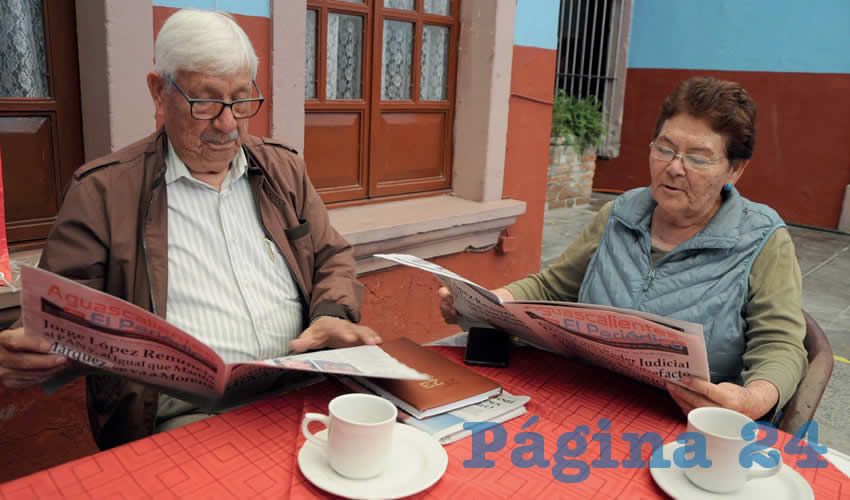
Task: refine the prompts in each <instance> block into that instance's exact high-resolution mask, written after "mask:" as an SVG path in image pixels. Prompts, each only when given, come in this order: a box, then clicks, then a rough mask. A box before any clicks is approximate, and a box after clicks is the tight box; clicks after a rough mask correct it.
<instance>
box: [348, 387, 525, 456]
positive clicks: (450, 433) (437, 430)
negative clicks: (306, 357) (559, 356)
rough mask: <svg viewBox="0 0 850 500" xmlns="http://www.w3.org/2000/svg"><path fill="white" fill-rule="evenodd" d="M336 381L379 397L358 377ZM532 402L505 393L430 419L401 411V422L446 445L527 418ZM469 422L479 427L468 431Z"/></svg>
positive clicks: (399, 419) (522, 397)
mask: <svg viewBox="0 0 850 500" xmlns="http://www.w3.org/2000/svg"><path fill="white" fill-rule="evenodd" d="M336 378H337V380H339V381H340V382H342V383H343V384H344V385H345V386H346V387H348V388H349V389H351V390H353V391H355V392H362V393H366V394H375V393H374V392H373V391H372V390H371V389H369V388H368V387H366V386H365V385H363V384H361V383H360V381H358V380H357V379H356V378H354V377H348V376H337V377H336ZM530 399H531V398H529V397H528V396H514V395H513V394H510V393H509V392H507V391H505V390H502V393H501V394H500V395H498V396H496V397H492V398H487V399H485V400H484V401H480V402H478V403H476V404H472V405H469V406H464V407H463V408H457V409H455V410H452V411H450V412H446V413H440V414H439V415H434V416H432V417H428V418H416V417H414V416H413V415H409V414H408V413H407V412H405V411H404V410H402V409H401V408H399V410H398V421H399V422H402V423H405V424H407V425H410V426H412V427H416V428H417V429H419V430H421V431H423V432H425V433H427V434H429V435H430V436H432V437H433V438H434V439H436V440H437V441H439V442H440V444H444V445H445V444H449V443H454V442H455V441H459V440H461V439H463V438H465V437H469V436H471V435H473V434H476V433H479V432H481V431H483V430H486V429H489V428H490V427H492V426H494V425H496V424H499V423H502V422H507V421H508V420H512V419H514V418H517V417H520V416H522V415H524V414H525V413H526V409H525V404H526V403H528V401H529V400H530ZM466 422H474V423H476V424H477V425H475V426H473V427H472V428H470V429H464V428H463V424H464V423H466Z"/></svg>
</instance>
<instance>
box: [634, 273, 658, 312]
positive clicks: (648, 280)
mask: <svg viewBox="0 0 850 500" xmlns="http://www.w3.org/2000/svg"><path fill="white" fill-rule="evenodd" d="M653 279H655V266H654V265H652V266H650V268H649V272H648V273H647V274H646V278H644V280H643V286H642V287H641V289H640V297H638V299H637V300H636V301H635V303H634V306H633V307H632V309H637V308H638V307H640V305H641V304H643V299H644V297H646V291H647V290H649V286H650V285H652V280H653Z"/></svg>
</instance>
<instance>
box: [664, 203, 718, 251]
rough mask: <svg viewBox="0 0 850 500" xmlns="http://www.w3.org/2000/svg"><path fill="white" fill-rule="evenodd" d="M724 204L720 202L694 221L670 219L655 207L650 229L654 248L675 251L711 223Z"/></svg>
mask: <svg viewBox="0 0 850 500" xmlns="http://www.w3.org/2000/svg"><path fill="white" fill-rule="evenodd" d="M722 204H723V203H722V201H721V202H718V203H717V206H716V207H715V209H714V210H712V211H710V212H709V213H708V214H706V215H704V216H703V217H701V218H700V219H697V220H692V221H683V220H678V219H676V218H674V217H668V216H667V214H665V213H664V212H663V211H662V210H659V208H658V207H655V210H654V211H653V212H652V221H651V224H650V228H649V234H650V237H651V239H652V246H654V247H655V248H657V249H659V250H664V251H670V250H673V249H674V248H676V247H677V246H679V245H681V244H682V243H684V242H686V241H688V240H689V239H691V238H692V237H693V236H695V235H696V234H697V233H699V232H700V231H702V230H703V229H704V228H705V227H706V226H707V225H708V223H709V222H710V221H711V218H712V217H714V214H715V213H717V211H718V210H720V205H722Z"/></svg>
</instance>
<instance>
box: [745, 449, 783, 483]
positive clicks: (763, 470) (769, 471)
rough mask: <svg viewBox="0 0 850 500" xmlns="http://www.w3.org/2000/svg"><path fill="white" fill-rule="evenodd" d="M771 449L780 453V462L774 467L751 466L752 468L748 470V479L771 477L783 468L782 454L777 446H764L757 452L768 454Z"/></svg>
mask: <svg viewBox="0 0 850 500" xmlns="http://www.w3.org/2000/svg"><path fill="white" fill-rule="evenodd" d="M771 451H775V452H776V453H777V454H778V455H779V463H777V464H776V465H774V466H773V467H761V466H759V467H750V469H749V470H747V479H752V478H755V477H770V476H772V475H774V474H776V473H777V472H779V471H780V470H781V469H782V454H781V453H779V450H777V449H775V448H763V449H761V450H759V451H757V452H755V453H761V454H762V455H767V454H768V453H769V452H771ZM755 453H754V454H755Z"/></svg>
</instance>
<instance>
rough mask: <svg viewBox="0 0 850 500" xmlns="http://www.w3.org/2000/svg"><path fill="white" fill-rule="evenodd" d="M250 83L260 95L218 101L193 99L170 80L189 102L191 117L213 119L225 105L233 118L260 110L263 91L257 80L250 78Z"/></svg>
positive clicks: (253, 113)
mask: <svg viewBox="0 0 850 500" xmlns="http://www.w3.org/2000/svg"><path fill="white" fill-rule="evenodd" d="M251 83H253V84H254V88H255V89H257V95H258V96H260V97H252V98H251V99H237V100H235V101H220V100H218V99H193V98H191V97H189V96H187V95H186V92H183V89H181V88H180V85H177V82H175V81H174V80H171V84H172V85H174V87H175V88H176V89H177V90H178V91H180V93H181V94H183V97H185V98H186V101H188V102H189V110H190V112H191V113H192V118H194V119H196V120H215V119H216V118H218V117H219V115H220V114H221V112H222V111H224V108H226V107H228V108H230V112H231V113H233V118H236V119H237V120H241V119H244V118H251V117H252V116H254V115H256V114H257V112H258V111H260V106H262V105H263V101H265V100H266V99H265V98H264V97H263V93H262V92H260V87H258V86H257V82H255V81H254V80H251Z"/></svg>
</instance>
